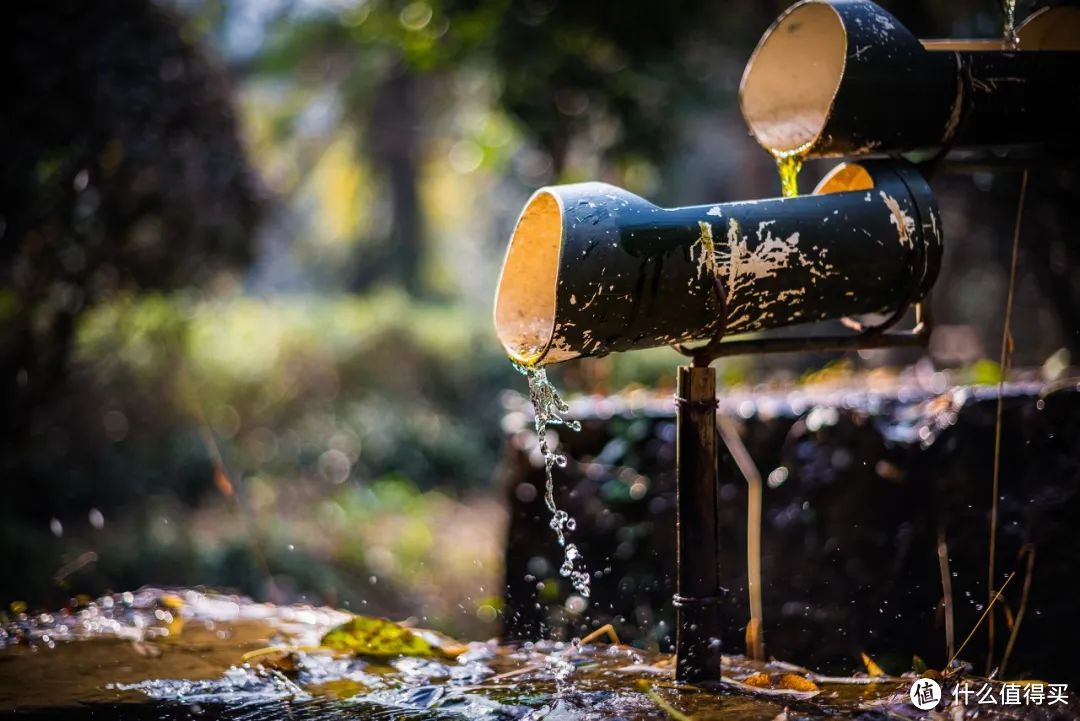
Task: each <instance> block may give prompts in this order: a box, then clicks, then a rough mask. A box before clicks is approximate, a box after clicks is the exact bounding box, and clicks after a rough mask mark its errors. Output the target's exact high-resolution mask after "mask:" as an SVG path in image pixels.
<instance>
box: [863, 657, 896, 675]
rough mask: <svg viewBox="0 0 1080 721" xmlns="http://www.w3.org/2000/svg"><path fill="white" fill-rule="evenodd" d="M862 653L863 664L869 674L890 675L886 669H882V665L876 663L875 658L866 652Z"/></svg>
mask: <svg viewBox="0 0 1080 721" xmlns="http://www.w3.org/2000/svg"><path fill="white" fill-rule="evenodd" d="M860 655H861V656H862V662H863V665H864V666H866V672H867V673H868V674H870V675H871V676H888V675H889V674H887V673H885V671H884V669H882V668H881V666H878V665H877V664H876V663H874V659H872V658H870V657H869V656H867V655H866V654H865V653H863V654H860Z"/></svg>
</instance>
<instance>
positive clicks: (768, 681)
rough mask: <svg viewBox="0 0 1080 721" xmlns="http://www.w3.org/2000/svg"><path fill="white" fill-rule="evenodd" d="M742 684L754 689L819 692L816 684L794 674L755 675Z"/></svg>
mask: <svg viewBox="0 0 1080 721" xmlns="http://www.w3.org/2000/svg"><path fill="white" fill-rule="evenodd" d="M742 682H743V683H744V684H746V685H747V686H753V687H754V688H769V689H784V690H787V691H801V692H804V693H812V692H814V691H817V690H818V687H817V684H816V683H814V682H813V681H811V680H810V679H808V678H803V677H802V676H799V675H798V674H794V673H782V674H778V675H775V676H771V675H769V674H767V673H755V674H753V675H752V676H748V677H746V678H744V679H743V680H742Z"/></svg>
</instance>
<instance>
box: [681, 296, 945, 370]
mask: <svg viewBox="0 0 1080 721" xmlns="http://www.w3.org/2000/svg"><path fill="white" fill-rule="evenodd" d="M714 289H715V293H716V298H717V300H718V302H719V306H720V312H719V316H720V323H719V326H718V327H717V329H716V331H715V332H714V333H713V336H712V338H710V339H709V340H708V341H707V342H706V343H705V344H704V345H700V346H697V347H696V348H691V347H689V346H687V345H686V344H684V343H673V344H672V346H671V347H672V348H674V349H675V350H677V351H678V352H679V353H682V354H683V355H685V356H688V357H689V358H691V359H692V360H693V364H694V365H695V366H699V367H700V366H707V365H709V364H710V363H712V362H713V361H714V360H716V359H717V358H727V357H730V356H734V355H744V354H748V353H797V352H805V351H819V352H820V351H847V350H867V349H870V348H917V347H923V348H925V347H926V345H927V343H928V342H929V340H930V332H931V330H932V328H933V319H932V316H931V313H930V305H929V302H928V301H927V299H925V298H924V299H923V300H920V301H917V302H915V303H903V304H901V305H900V306H899V307H898V308H897V309H896V310H894V311H893V313H892V315H890V316H889V317H888V318H887V319H885V320H884V321H883V322H882V323H879V324H878V325H874V326H870V327H864V326H863V325H862V324H861V323H859V322H858V321H856V320H854V319H851V318H843V319H841V321H842V322H843V323H844V325H846V326H848V327H849V328H851V329H852V330H855V331H857V332H855V333H853V334H850V335H824V336H799V337H795V338H784V337H765V338H747V339H745V340H731V341H726V342H725V341H724V337H725V331H726V329H727V316H726V310H727V307H726V306H727V304H726V301H725V298H724V289H723V286H722V285H721V284H720V281H719V279H715V278H714ZM908 308H914V309H915V326H914V327H913V328H911V330H906V331H893V332H891V333H890V332H888V331H889V329H890V328H892V327H893V326H895V325H896V324H897V323H899V322H900V320H901V319H902V318H903V317H904V315H905V314H906V313H907V311H908Z"/></svg>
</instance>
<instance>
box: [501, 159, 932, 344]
mask: <svg viewBox="0 0 1080 721" xmlns="http://www.w3.org/2000/svg"><path fill="white" fill-rule="evenodd" d="M940 228H941V224H940V220H939V218H938V215H937V208H936V206H935V204H934V199H933V195H932V193H931V192H930V188H929V187H928V186H927V185H926V183H925V181H924V180H923V179H922V177H921V176H919V174H918V173H917V172H915V171H914V170H913V168H912V167H911V166H908V165H906V164H902V163H899V164H898V163H892V162H876V161H875V162H867V163H861V164H858V165H845V166H841V167H840V168H839V169H837V170H836V171H835V172H834V173H833V174H832V175H831V176H830V177H829V178H827V179H826V181H825V182H824V183H823V184H822V186H821V187H820V188H819V190H818V191H817V192H815V194H813V195H806V196H800V197H794V198H773V199H768V200H758V201H752V202H741V203H721V204H715V205H703V206H697V207H690V208H674V209H666V208H659V207H657V206H655V205H653V204H652V203H650V202H648V201H647V200H644V199H642V198H640V197H638V196H636V195H633V194H632V193H628V192H626V191H625V190H621V189H619V188H616V187H614V186H611V185H606V184H603V183H580V184H574V185H560V186H551V187H547V188H541V189H540V190H538V191H537V192H536V193H535V194H534V195H533V197H532V199H531V200H529V202H528V204H527V205H526V206H525V209H524V211H523V212H522V214H521V217H520V219H519V221H518V224H517V227H516V228H515V230H514V233H513V236H512V237H511V239H510V244H509V247H508V249H507V254H506V259H505V261H504V263H503V269H502V275H501V277H500V279H499V286H498V290H497V293H496V299H495V328H496V333H497V335H498V337H499V340H500V341H501V342H502V344H503V347H504V348H505V350H506V352H507V354H509V355H510V357H511V358H512V359H514V360H516V361H518V362H520V363H526V364H547V363H556V362H559V361H564V360H568V359H570V358H576V357H578V356H596V355H604V354H607V353H611V352H616V351H624V350H631V349H635V348H648V347H653V346H659V345H666V344H672V343H677V342H686V341H692V340H698V339H704V338H709V337H711V336H712V335H714V334H715V333H716V332H717V330H718V329H720V328H724V329H725V332H726V333H727V334H731V335H734V334H739V333H747V332H752V331H759V330H765V329H770V328H779V327H783V326H788V325H793V324H797V323H806V322H812V321H818V320H824V319H828V318H839V317H842V316H846V315H853V314H859V313H871V312H884V311H891V310H893V309H896V308H900V307H903V306H904V305H906V304H907V303H909V302H913V301H915V300H918V299H920V298H921V297H922V296H923V295H924V294H925V293H926V292H927V290H928V289H929V287H930V285H931V284H932V283H933V281H934V277H935V276H936V274H937V267H938V263H939V260H940V254H941V233H940Z"/></svg>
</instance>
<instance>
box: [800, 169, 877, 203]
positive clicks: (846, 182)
mask: <svg viewBox="0 0 1080 721" xmlns="http://www.w3.org/2000/svg"><path fill="white" fill-rule="evenodd" d="M873 187H874V178H873V177H871V175H870V173H869V172H868V171H867V170H866V168H864V167H863V166H861V165H859V164H858V163H840V165H837V166H836V167H835V168H833V169H832V170H830V171H829V173H828V175H826V176H825V177H824V178H822V179H821V182H819V183H818V184H817V187H816V188H814V195H823V194H825V193H846V192H848V191H853V190H871V189H872V188H873Z"/></svg>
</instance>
